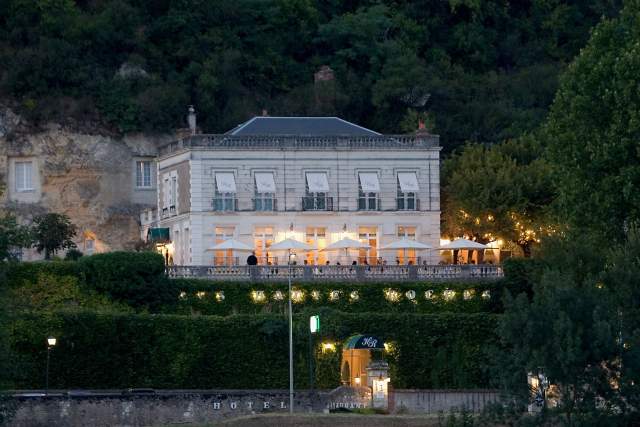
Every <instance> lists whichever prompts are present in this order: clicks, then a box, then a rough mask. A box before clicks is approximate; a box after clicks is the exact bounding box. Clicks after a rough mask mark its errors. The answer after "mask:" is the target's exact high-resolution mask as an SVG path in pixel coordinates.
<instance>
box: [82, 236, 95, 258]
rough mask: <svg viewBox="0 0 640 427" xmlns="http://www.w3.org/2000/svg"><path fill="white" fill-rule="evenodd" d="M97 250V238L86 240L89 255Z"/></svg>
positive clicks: (85, 245) (86, 251)
mask: <svg viewBox="0 0 640 427" xmlns="http://www.w3.org/2000/svg"><path fill="white" fill-rule="evenodd" d="M94 250H95V240H93V239H86V240H85V241H84V251H85V253H86V254H87V255H91V254H93V251H94Z"/></svg>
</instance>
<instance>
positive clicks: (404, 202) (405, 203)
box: [396, 197, 420, 211]
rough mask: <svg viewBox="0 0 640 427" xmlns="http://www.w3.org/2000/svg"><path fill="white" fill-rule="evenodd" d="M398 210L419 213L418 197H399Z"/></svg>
mask: <svg viewBox="0 0 640 427" xmlns="http://www.w3.org/2000/svg"><path fill="white" fill-rule="evenodd" d="M396 209H397V210H399V211H419V210H420V199H418V198H416V197H397V198H396Z"/></svg>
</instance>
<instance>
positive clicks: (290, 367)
mask: <svg viewBox="0 0 640 427" xmlns="http://www.w3.org/2000/svg"><path fill="white" fill-rule="evenodd" d="M292 225H293V224H292ZM294 257H295V254H292V253H291V249H289V257H288V261H289V274H288V276H289V413H290V414H293V308H292V305H291V260H292V258H294Z"/></svg>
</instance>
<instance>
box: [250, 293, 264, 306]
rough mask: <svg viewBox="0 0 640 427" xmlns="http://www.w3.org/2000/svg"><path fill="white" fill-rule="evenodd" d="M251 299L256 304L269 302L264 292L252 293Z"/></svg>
mask: <svg viewBox="0 0 640 427" xmlns="http://www.w3.org/2000/svg"><path fill="white" fill-rule="evenodd" d="M251 299H252V300H253V302H255V303H256V304H262V303H264V302H266V301H267V296H266V295H265V294H264V291H251Z"/></svg>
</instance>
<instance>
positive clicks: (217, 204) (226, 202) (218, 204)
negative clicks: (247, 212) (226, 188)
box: [211, 197, 238, 212]
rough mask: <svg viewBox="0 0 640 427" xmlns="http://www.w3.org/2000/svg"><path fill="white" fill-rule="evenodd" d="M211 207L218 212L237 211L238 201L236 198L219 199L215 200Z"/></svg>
mask: <svg viewBox="0 0 640 427" xmlns="http://www.w3.org/2000/svg"><path fill="white" fill-rule="evenodd" d="M211 206H212V208H213V210H214V211H217V212H225V211H237V210H238V199H236V198H235V197H217V198H214V199H213V202H212V204H211Z"/></svg>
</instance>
